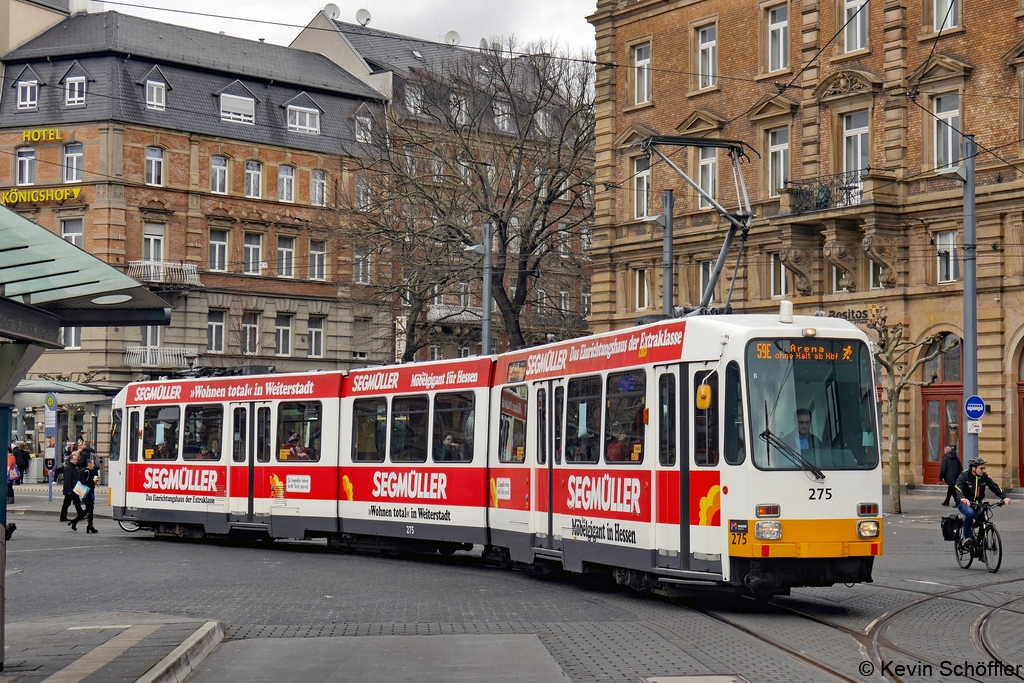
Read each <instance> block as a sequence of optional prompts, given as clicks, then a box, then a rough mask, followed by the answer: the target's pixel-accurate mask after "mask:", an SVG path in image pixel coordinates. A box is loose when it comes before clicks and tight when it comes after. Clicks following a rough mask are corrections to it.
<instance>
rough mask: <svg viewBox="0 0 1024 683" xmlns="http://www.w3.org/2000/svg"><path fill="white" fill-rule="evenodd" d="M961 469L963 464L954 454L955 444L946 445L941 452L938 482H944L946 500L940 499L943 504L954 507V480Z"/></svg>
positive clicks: (955, 496) (962, 469)
mask: <svg viewBox="0 0 1024 683" xmlns="http://www.w3.org/2000/svg"><path fill="white" fill-rule="evenodd" d="M963 471H964V468H963V465H961V464H960V458H959V456H957V454H956V446H946V450H945V451H943V454H942V467H941V468H940V469H939V482H940V483H941V482H946V500H944V501H942V504H943V505H952V506H953V507H956V499H957V495H956V480H957V478H958V477H959V476H960V473H961V472H963ZM950 501H952V502H950Z"/></svg>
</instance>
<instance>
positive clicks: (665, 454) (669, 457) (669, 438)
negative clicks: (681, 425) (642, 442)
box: [658, 375, 676, 467]
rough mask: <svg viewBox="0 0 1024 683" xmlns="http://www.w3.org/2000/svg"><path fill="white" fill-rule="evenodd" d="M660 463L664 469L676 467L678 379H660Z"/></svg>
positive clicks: (672, 377)
mask: <svg viewBox="0 0 1024 683" xmlns="http://www.w3.org/2000/svg"><path fill="white" fill-rule="evenodd" d="M658 462H659V463H660V464H661V466H662V467H675V465H676V378H675V376H674V375H662V376H661V377H660V378H659V379H658Z"/></svg>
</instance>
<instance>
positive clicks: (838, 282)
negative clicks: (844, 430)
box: [832, 266, 849, 294]
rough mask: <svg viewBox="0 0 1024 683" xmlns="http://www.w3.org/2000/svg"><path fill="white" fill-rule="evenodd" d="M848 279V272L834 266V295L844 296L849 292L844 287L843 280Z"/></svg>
mask: <svg viewBox="0 0 1024 683" xmlns="http://www.w3.org/2000/svg"><path fill="white" fill-rule="evenodd" d="M844 277H846V271H845V270H840V269H839V268H837V267H836V266H832V293H833V294H842V293H843V292H847V291H849V290H848V289H847V288H846V287H844V286H843V278H844Z"/></svg>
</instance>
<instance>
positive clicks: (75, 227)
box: [60, 218, 85, 249]
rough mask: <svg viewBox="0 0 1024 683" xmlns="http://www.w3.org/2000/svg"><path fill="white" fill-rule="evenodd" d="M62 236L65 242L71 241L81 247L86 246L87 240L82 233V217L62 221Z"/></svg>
mask: <svg viewBox="0 0 1024 683" xmlns="http://www.w3.org/2000/svg"><path fill="white" fill-rule="evenodd" d="M60 233H61V237H63V238H64V241H65V242H70V243H71V244H73V245H75V246H76V247H78V248H79V249H84V248H85V241H84V239H83V233H82V219H81V218H74V219H71V220H66V221H61V222H60Z"/></svg>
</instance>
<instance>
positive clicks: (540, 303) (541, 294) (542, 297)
mask: <svg viewBox="0 0 1024 683" xmlns="http://www.w3.org/2000/svg"><path fill="white" fill-rule="evenodd" d="M536 305H537V311H538V312H542V311H543V310H544V308H545V307H546V306H547V305H548V293H547V292H545V291H544V290H543V289H538V290H537V304H536Z"/></svg>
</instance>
